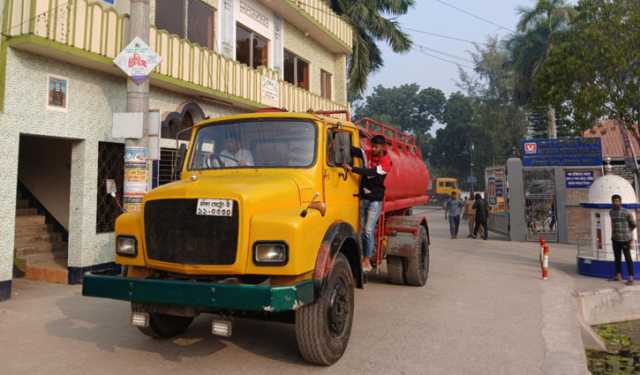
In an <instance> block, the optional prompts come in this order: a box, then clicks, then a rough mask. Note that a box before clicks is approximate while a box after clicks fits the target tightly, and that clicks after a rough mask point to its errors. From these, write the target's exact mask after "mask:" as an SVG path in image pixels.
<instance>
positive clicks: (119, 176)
mask: <svg viewBox="0 0 640 375" xmlns="http://www.w3.org/2000/svg"><path fill="white" fill-rule="evenodd" d="M107 180H115V182H116V186H117V188H118V193H117V195H116V198H115V199H114V198H113V197H112V196H111V195H108V194H107V186H106V185H107V184H106V182H107ZM123 190H124V145H123V144H120V143H109V142H99V144H98V210H97V215H96V232H97V233H108V232H113V231H114V230H115V223H116V218H117V217H118V216H120V214H121V213H122V210H121V209H120V206H121V205H122V192H123Z"/></svg>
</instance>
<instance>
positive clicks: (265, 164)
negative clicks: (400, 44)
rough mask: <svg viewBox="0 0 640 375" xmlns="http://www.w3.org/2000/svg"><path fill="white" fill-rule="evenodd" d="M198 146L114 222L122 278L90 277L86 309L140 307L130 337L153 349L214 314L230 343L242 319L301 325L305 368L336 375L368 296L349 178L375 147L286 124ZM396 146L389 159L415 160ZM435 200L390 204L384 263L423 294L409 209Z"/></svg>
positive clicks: (324, 120) (289, 118) (322, 127)
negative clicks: (357, 311) (334, 367)
mask: <svg viewBox="0 0 640 375" xmlns="http://www.w3.org/2000/svg"><path fill="white" fill-rule="evenodd" d="M191 133H192V134H191V141H190V145H189V147H188V151H187V148H186V146H185V145H182V146H181V148H180V151H179V152H178V155H179V156H178V160H179V161H178V162H177V164H176V165H177V167H176V168H177V169H178V170H179V171H178V173H179V176H180V179H179V180H178V181H175V182H173V183H170V184H167V185H163V186H161V187H159V188H157V189H155V190H153V191H151V192H149V193H147V194H146V195H145V197H144V206H143V210H142V211H139V212H128V213H124V214H123V215H121V216H120V217H119V218H118V219H117V221H116V229H115V234H116V254H117V256H116V263H117V264H119V265H121V266H122V273H121V274H118V275H113V274H87V275H85V276H84V280H83V295H85V296H91V297H102V298H111V299H117V300H124V301H129V302H130V303H131V307H132V314H131V324H132V325H133V326H136V327H137V328H138V329H140V331H142V332H143V333H144V334H147V335H149V336H152V337H156V338H170V337H174V336H176V335H179V334H181V333H183V332H185V331H186V330H187V328H188V327H189V325H190V324H191V322H192V321H193V319H194V318H195V317H197V316H198V315H199V314H203V313H209V314H214V319H213V320H212V323H211V333H213V334H215V335H219V336H226V337H228V336H231V332H232V317H233V316H240V317H250V318H259V319H272V320H279V321H285V322H289V323H293V324H295V331H296V338H297V343H298V348H299V350H300V353H301V354H302V356H303V357H304V358H305V359H306V360H307V361H309V362H311V363H315V364H320V365H331V364H333V363H335V362H336V361H337V360H338V359H340V358H341V357H342V355H343V353H344V351H345V349H346V347H347V344H348V341H349V337H350V334H351V327H352V322H353V317H354V298H355V288H356V287H359V288H362V287H364V274H363V271H362V265H361V253H362V251H361V244H360V242H361V241H360V239H359V235H358V230H359V226H360V225H359V197H358V191H359V183H360V178H359V177H358V176H357V175H355V174H349V173H346V172H345V170H344V168H343V167H342V166H343V165H344V164H350V165H357V166H361V165H362V161H361V160H360V159H358V158H356V159H353V158H352V154H351V152H352V146H354V147H361V140H364V142H365V144H368V142H367V141H366V137H368V136H370V134H367V133H366V129H362V128H358V126H356V125H355V124H353V123H351V122H348V121H340V120H338V119H336V118H332V117H327V116H321V115H318V114H312V113H308V114H304V113H287V112H271V113H255V114H246V115H233V116H227V117H221V118H217V119H212V120H205V121H204V122H202V123H200V124H197V125H196V126H194V127H193V130H192V132H191ZM403 137H405V138H406V136H403ZM396 139H400V138H399V136H398V137H395V138H392V140H393V141H392V143H391V144H390V145H389V150H390V152H394V153H398V155H404V156H403V157H405V158H406V157H408V156H407V155H412V157H413V158H414V159H415V158H418V156H419V155H418V152H419V151H417V148H415V147H413V148H409V147H408V146H407V145H406V144H405V143H402V142H400V141H397V140H396ZM403 139H404V138H403ZM400 147H401V149H400ZM420 160H421V159H420ZM423 168H425V173H426V167H424V166H423ZM396 173H398V172H396ZM425 176H426V174H425ZM425 178H426V181H427V180H428V177H425ZM427 200H428V197H426V195H425V197H424V198H420V199H404V200H402V201H400V204H396V205H395V206H394V205H393V204H392V203H393V202H389V203H385V210H386V211H385V213H384V214H383V219H382V220H383V223H384V224H383V225H384V226H380V228H382V230H380V231H379V232H380V233H379V235H380V241H378V244H379V245H378V248H377V251H378V254H380V256H379V258H378V259H383V258H384V259H387V262H392V264H391V266H390V269H391V270H392V271H393V274H392V281H393V280H396V281H398V280H399V281H398V282H399V283H400V282H403V283H406V284H410V285H417V286H422V285H424V284H425V283H426V280H427V275H428V264H429V262H428V260H429V258H428V255H429V254H428V250H429V249H428V228H427V224H426V218H424V217H423V216H420V215H411V214H410V213H408V212H409V211H410V210H409V209H407V207H409V206H407V205H417V204H423V203H426V201H427ZM407 202H410V203H407ZM394 207H395V208H394ZM394 209H395V210H396V211H393V210H394ZM385 215H386V216H385ZM387 255H389V256H388V257H387ZM378 265H380V263H378ZM256 334H259V332H256ZM274 339H275V338H274Z"/></svg>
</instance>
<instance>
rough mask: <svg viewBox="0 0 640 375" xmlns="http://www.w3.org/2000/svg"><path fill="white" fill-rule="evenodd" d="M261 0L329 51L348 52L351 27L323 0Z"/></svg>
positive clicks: (351, 36)
mask: <svg viewBox="0 0 640 375" xmlns="http://www.w3.org/2000/svg"><path fill="white" fill-rule="evenodd" d="M261 1H262V3H264V4H265V5H267V6H268V7H269V8H271V9H273V10H274V11H276V12H277V13H279V14H281V15H282V16H283V17H284V18H286V19H287V20H288V21H289V22H291V23H292V24H294V25H295V26H296V27H297V28H298V29H300V30H304V31H306V32H307V33H309V35H310V36H311V37H312V38H314V39H316V40H318V41H321V43H322V44H324V45H325V47H326V48H327V49H329V50H331V51H332V52H334V53H346V54H351V50H352V48H353V29H352V28H351V25H349V23H347V22H346V21H345V20H343V19H342V18H340V17H339V16H338V15H337V14H335V13H334V12H333V10H332V9H331V7H329V5H327V2H326V0H286V1H274V0H261ZM296 13H297V14H296Z"/></svg>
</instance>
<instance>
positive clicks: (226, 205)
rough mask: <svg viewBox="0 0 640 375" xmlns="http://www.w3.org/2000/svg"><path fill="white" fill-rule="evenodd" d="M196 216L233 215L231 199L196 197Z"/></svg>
mask: <svg viewBox="0 0 640 375" xmlns="http://www.w3.org/2000/svg"><path fill="white" fill-rule="evenodd" d="M196 215H198V216H233V201H232V200H229V199H198V207H197V208H196Z"/></svg>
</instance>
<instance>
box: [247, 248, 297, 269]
mask: <svg viewBox="0 0 640 375" xmlns="http://www.w3.org/2000/svg"><path fill="white" fill-rule="evenodd" d="M253 261H254V262H255V263H256V265H258V266H284V265H285V264H287V262H288V261H289V247H288V246H287V244H286V243H284V242H256V243H255V244H254V245H253Z"/></svg>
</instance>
